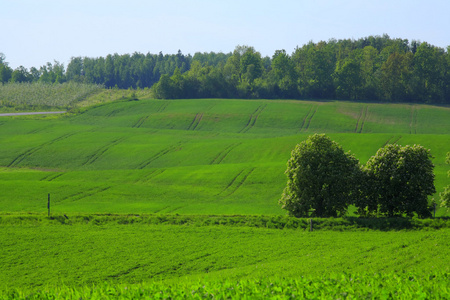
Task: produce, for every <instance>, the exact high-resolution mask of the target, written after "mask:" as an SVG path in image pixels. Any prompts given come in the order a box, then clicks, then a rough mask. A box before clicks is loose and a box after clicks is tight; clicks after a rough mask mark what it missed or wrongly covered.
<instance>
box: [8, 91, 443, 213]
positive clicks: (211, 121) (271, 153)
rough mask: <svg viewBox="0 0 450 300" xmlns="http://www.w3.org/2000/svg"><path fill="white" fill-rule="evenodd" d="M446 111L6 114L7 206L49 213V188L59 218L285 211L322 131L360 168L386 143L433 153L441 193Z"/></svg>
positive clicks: (247, 103)
mask: <svg viewBox="0 0 450 300" xmlns="http://www.w3.org/2000/svg"><path fill="white" fill-rule="evenodd" d="M449 116H450V109H449V108H447V107H436V106H424V105H408V104H375V103H350V102H311V101H281V100H273V101H272V100H220V99H202V100H140V101H117V102H112V103H108V104H104V105H101V106H97V107H93V108H90V109H88V110H86V111H84V112H83V113H80V114H71V115H66V116H32V117H30V116H20V117H4V118H1V119H0V145H1V147H0V166H1V167H0V182H1V187H2V193H1V194H0V210H1V211H3V212H6V211H8V212H37V213H42V212H46V209H47V194H48V193H50V194H51V199H52V211H53V212H55V213H179V214H284V213H285V212H284V211H282V210H281V209H280V207H279V205H278V204H277V200H278V198H279V197H280V194H281V192H282V190H283V188H284V185H285V181H286V179H285V175H284V171H285V169H286V161H287V160H288V158H289V156H290V151H291V150H292V149H293V147H294V146H295V145H296V144H297V143H299V142H301V141H302V140H303V139H305V138H306V137H307V136H308V135H310V134H313V133H316V132H318V133H327V134H328V135H329V136H330V137H331V138H332V139H334V140H336V141H337V142H338V143H340V144H341V145H342V146H343V148H344V149H345V150H351V151H352V153H354V154H355V155H356V157H357V158H359V159H360V161H361V163H365V162H366V161H367V159H369V157H370V156H371V155H373V154H375V152H376V151H377V150H378V148H380V147H382V146H383V145H385V144H387V143H399V144H402V145H406V144H421V145H423V146H425V147H427V148H430V149H431V151H432V154H433V155H434V157H435V159H434V163H435V164H436V168H435V173H436V188H437V191H438V192H440V191H442V189H443V186H445V185H447V184H448V178H447V176H446V171H447V170H448V169H449V167H448V166H447V165H445V153H446V152H448V151H450V118H449ZM435 198H438V196H437V197H435ZM439 214H440V215H444V214H445V212H444V210H441V211H440V212H439V213H438V215H439Z"/></svg>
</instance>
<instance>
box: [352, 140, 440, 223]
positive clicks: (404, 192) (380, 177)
mask: <svg viewBox="0 0 450 300" xmlns="http://www.w3.org/2000/svg"><path fill="white" fill-rule="evenodd" d="M431 159H432V156H431V154H430V150H429V149H426V148H424V147H422V146H420V145H414V146H404V147H402V146H399V145H386V146H385V147H383V148H381V149H379V150H378V151H377V153H376V154H375V155H374V156H372V157H371V158H370V159H369V160H368V162H367V164H366V165H365V167H364V171H365V173H366V174H367V177H366V180H367V183H368V184H367V185H366V186H365V191H364V192H363V195H365V196H366V198H365V199H366V201H367V202H364V201H363V202H359V203H358V204H357V206H359V209H360V210H361V209H365V208H366V207H365V206H367V208H366V209H368V210H369V212H372V213H379V214H381V215H385V216H389V217H392V216H401V215H403V214H406V215H409V216H412V215H413V213H417V215H419V216H420V217H430V216H431V211H430V209H429V207H430V205H429V203H428V196H429V195H432V194H433V193H435V192H436V190H435V186H434V173H433V169H434V165H433V163H432V161H431Z"/></svg>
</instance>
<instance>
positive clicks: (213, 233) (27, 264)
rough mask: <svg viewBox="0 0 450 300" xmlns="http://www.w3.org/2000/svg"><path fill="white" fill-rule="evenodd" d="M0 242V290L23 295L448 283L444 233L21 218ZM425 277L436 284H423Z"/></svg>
mask: <svg viewBox="0 0 450 300" xmlns="http://www.w3.org/2000/svg"><path fill="white" fill-rule="evenodd" d="M0 238H1V240H2V254H1V256H0V263H1V265H2V272H1V273H0V282H1V284H0V291H3V295H4V296H6V295H13V293H14V291H17V290H18V291H21V293H22V294H23V295H24V296H26V295H29V294H30V293H32V292H36V291H55V287H59V288H61V287H63V286H67V287H69V288H70V289H75V291H77V292H80V290H81V291H82V290H83V289H84V290H85V291H84V293H88V292H89V293H92V291H93V290H96V289H100V290H102V288H101V287H100V288H97V287H96V286H98V285H100V286H102V284H104V283H107V284H108V285H109V286H110V287H111V288H109V289H110V290H113V289H117V288H118V287H121V289H122V292H123V291H124V290H123V287H124V286H125V285H127V286H130V291H128V293H130V292H131V291H133V290H136V289H137V287H136V286H143V287H144V290H145V288H146V287H147V289H150V291H151V292H153V293H154V292H155V291H154V290H152V289H151V287H152V286H154V285H156V288H157V289H158V288H159V289H172V292H171V293H172V296H173V295H174V294H175V292H176V291H178V292H179V289H180V286H183V285H184V287H183V288H181V289H189V288H192V286H197V287H198V285H199V283H202V286H205V285H206V286H209V287H208V288H209V289H211V288H213V287H211V285H217V284H220V283H222V284H223V283H224V282H225V283H227V282H228V283H227V284H228V285H230V284H231V283H233V282H234V284H239V283H242V282H244V288H247V287H246V285H247V286H250V287H252V286H253V287H254V286H255V285H257V282H259V281H261V280H263V281H265V282H270V280H273V281H274V282H276V283H277V284H278V285H280V284H281V283H282V282H283V281H285V280H283V278H286V280H287V279H289V280H290V281H288V282H291V283H292V281H293V280H299V281H300V282H302V281H305V280H306V279H309V280H310V281H311V282H312V283H314V285H317V284H320V282H322V280H323V278H327V279H328V280H329V279H330V278H335V279H336V276H337V277H339V278H341V277H342V276H344V277H347V276H348V277H351V276H354V277H355V280H356V279H358V280H362V281H363V282H364V283H361V284H359V283H357V284H355V285H354V286H352V287H351V286H349V284H347V285H344V286H343V287H339V286H334V287H333V288H332V289H331V290H319V288H320V286H313V287H311V288H310V291H311V292H312V291H314V292H316V293H319V295H320V293H322V296H326V295H327V293H330V294H329V295H331V293H332V292H334V291H341V289H342V291H341V292H345V291H346V292H347V293H349V292H350V291H351V290H358V289H362V290H363V291H364V289H366V291H365V293H367V292H368V291H369V290H373V289H374V290H375V291H377V290H378V289H380V287H382V286H383V285H386V282H383V281H379V282H376V284H377V286H375V287H372V288H369V286H370V283H371V282H372V283H374V282H373V280H374V279H376V278H377V277H382V278H383V277H384V278H386V279H388V280H387V281H389V280H393V281H396V282H397V283H398V284H400V283H401V282H403V281H405V282H403V285H404V288H405V289H411V288H412V286H416V285H417V283H415V282H412V281H413V280H410V281H409V282H408V280H405V277H406V278H409V277H411V276H412V278H420V282H421V284H422V283H423V286H422V288H424V289H428V288H429V286H428V285H429V284H431V285H433V284H434V289H431V290H432V291H431V293H444V291H448V289H449V286H448V274H449V272H450V269H449V266H450V264H449V256H448V254H449V249H450V231H449V229H442V230H439V231H435V230H431V231H390V232H380V231H367V232H353V231H344V232H335V231H317V232H308V231H303V230H288V229H287V230H277V229H267V228H249V227H230V226H183V225H178V226H177V225H151V224H148V225H147V224H129V225H114V224H113V223H106V224H103V225H102V224H100V225H95V222H92V223H86V224H85V225H83V224H76V225H73V226H63V225H36V224H32V223H28V224H27V223H25V224H22V225H21V226H17V224H16V225H3V226H2V230H1V231H0ZM339 274H340V275H339ZM433 276H434V277H436V276H437V278H436V281H437V282H434V281H433V280H431V279H432V278H434V277H433ZM444 278H447V279H444ZM428 281H430V282H428ZM322 284H323V282H322ZM367 284H369V286H367ZM411 285H412V286H411ZM88 287H90V289H89V288H88ZM386 287H389V289H388V290H389V291H390V292H392V293H399V292H400V290H399V286H397V287H396V286H395V285H394V286H393V285H392V282H391V283H390V284H387V285H386ZM103 288H104V287H103ZM286 288H287V287H286V286H285V287H284V288H283V287H282V290H286ZM329 288H331V287H329ZM304 289H306V290H308V289H307V287H306V288H305V287H303V290H304ZM219 290H220V288H219ZM381 290H382V289H381ZM412 290H413V291H414V290H415V289H414V288H412ZM105 292H106V291H105ZM135 292H136V291H135ZM216 292H219V291H216ZM222 292H224V291H222ZM297 292H299V291H297ZM378 292H380V290H378ZM405 292H406V291H405ZM416 292H418V291H417V290H416ZM323 293H325V294H323ZM1 295H2V293H0V296H1ZM427 295H428V296H431V295H430V294H429V293H428V294H427ZM442 295H445V294H442ZM237 296H238V295H237ZM259 296H261V295H259ZM326 298H328V297H326ZM428 298H429V297H428Z"/></svg>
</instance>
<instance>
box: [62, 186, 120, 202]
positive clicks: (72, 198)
mask: <svg viewBox="0 0 450 300" xmlns="http://www.w3.org/2000/svg"><path fill="white" fill-rule="evenodd" d="M110 188H111V187H110V186H107V187H94V188H90V189H87V190H85V191H82V192H78V193H75V194H72V195H69V196H67V197H64V198H62V199H61V200H60V201H58V202H62V201H66V200H69V201H71V202H74V201H79V200H81V199H84V198H87V197H91V196H93V195H95V194H99V193H102V192H104V191H107V190H109V189H110Z"/></svg>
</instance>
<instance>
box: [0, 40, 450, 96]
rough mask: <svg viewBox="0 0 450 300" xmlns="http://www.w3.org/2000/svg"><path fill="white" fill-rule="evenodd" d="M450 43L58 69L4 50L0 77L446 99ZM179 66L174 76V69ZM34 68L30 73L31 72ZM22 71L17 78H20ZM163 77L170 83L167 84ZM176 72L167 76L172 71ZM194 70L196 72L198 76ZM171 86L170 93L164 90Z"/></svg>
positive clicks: (127, 60) (92, 63) (372, 44)
mask: <svg viewBox="0 0 450 300" xmlns="http://www.w3.org/2000/svg"><path fill="white" fill-rule="evenodd" d="M449 53H450V47H448V48H447V51H445V50H444V49H442V48H438V47H435V46H432V45H430V44H428V43H426V42H418V41H412V42H411V43H409V41H408V40H405V39H391V38H390V37H389V36H388V35H383V36H369V37H365V38H361V39H358V40H353V39H345V40H335V39H331V40H329V41H328V42H325V41H320V42H318V43H313V42H309V43H308V44H306V45H303V46H302V47H297V48H296V49H295V50H294V52H293V53H292V54H290V55H289V54H287V53H286V51H285V50H277V51H275V53H274V55H273V56H272V57H262V56H261V54H260V53H259V52H258V51H256V50H255V49H254V48H253V47H249V46H237V47H236V49H235V50H234V51H233V52H232V53H227V54H224V53H214V52H210V53H200V52H197V53H195V55H194V56H193V57H192V56H190V55H184V54H183V53H182V52H181V51H178V53H177V54H172V55H168V54H165V55H164V54H162V53H161V52H160V53H159V54H151V53H147V54H142V53H138V52H135V53H133V54H132V55H130V54H124V55H119V54H113V55H111V54H110V55H107V56H106V57H98V58H89V57H73V58H72V59H71V61H70V63H69V64H68V66H67V71H66V72H64V67H63V66H62V65H61V64H59V63H58V62H55V64H53V65H52V64H47V65H45V66H42V67H41V68H40V69H39V72H32V70H33V69H34V71H36V69H35V68H32V69H30V71H27V70H25V71H26V72H25V73H27V74H24V72H23V71H24V70H22V69H17V70H14V72H16V74H15V75H14V78H12V73H13V70H11V69H10V68H9V67H8V65H7V64H6V63H5V61H4V56H2V59H1V62H0V80H1V81H2V82H9V81H36V80H40V81H42V82H49V83H50V82H51V83H57V82H64V81H65V80H69V81H70V80H74V81H77V82H85V83H95V84H102V85H104V86H105V87H107V88H113V87H118V88H123V89H128V88H151V87H153V88H154V89H155V90H158V89H157V87H156V85H155V84H156V83H157V82H158V81H159V80H160V79H163V80H165V81H166V82H164V83H163V84H162V85H160V86H159V93H155V96H156V97H159V98H164V97H172V98H267V99H342V100H376V101H381V102H417V103H450V54H449ZM176 69H178V71H179V73H180V74H181V76H179V75H180V74H174V72H175V70H176ZM61 70H62V72H61ZM30 74H32V75H30ZM22 75H23V76H22ZM162 75H167V76H169V78H171V80H172V81H171V83H173V85H170V84H169V85H167V82H168V81H167V78H166V77H164V78H162ZM174 75H175V77H172V76H174ZM196 76H197V77H196ZM161 86H163V87H166V88H172V87H174V88H175V87H176V88H177V90H175V91H162V90H161Z"/></svg>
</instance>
